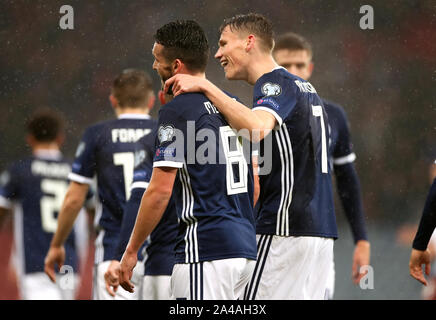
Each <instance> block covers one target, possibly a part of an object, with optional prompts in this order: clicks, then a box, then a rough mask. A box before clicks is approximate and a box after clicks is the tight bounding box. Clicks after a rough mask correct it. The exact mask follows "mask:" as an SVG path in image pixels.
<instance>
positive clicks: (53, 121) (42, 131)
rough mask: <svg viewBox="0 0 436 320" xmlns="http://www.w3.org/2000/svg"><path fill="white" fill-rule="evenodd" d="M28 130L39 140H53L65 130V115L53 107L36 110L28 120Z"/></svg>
mask: <svg viewBox="0 0 436 320" xmlns="http://www.w3.org/2000/svg"><path fill="white" fill-rule="evenodd" d="M26 128H27V132H28V133H29V134H30V135H32V136H33V137H34V138H35V140H36V141H38V142H53V141H55V140H56V139H57V138H58V137H59V136H60V134H62V133H63V130H64V119H63V116H62V115H61V114H60V113H59V112H57V111H55V110H52V109H48V108H41V109H38V110H36V111H35V112H34V113H33V114H32V115H31V116H30V118H29V119H28V120H27V121H26Z"/></svg>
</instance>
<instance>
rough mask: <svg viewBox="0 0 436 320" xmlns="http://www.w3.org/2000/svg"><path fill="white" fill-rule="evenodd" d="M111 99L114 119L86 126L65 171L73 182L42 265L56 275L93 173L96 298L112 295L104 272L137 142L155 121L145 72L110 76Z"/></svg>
mask: <svg viewBox="0 0 436 320" xmlns="http://www.w3.org/2000/svg"><path fill="white" fill-rule="evenodd" d="M110 101H111V104H112V106H113V108H114V111H115V113H116V115H117V117H118V119H115V120H109V121H105V122H101V123H98V124H96V125H93V126H91V127H89V128H88V129H87V130H86V131H85V133H84V135H83V138H82V141H81V142H80V144H79V146H78V148H77V152H76V159H75V161H74V163H73V166H72V172H71V173H70V175H69V178H70V180H71V184H70V186H69V188H68V192H67V195H66V197H65V199H64V203H63V205H62V209H61V212H60V214H59V221H58V228H57V230H56V233H55V235H54V236H53V240H52V242H51V246H50V250H49V252H48V253H47V257H46V262H45V271H46V273H47V274H48V276H49V277H50V278H51V279H52V280H54V278H53V271H54V266H55V264H58V265H61V264H62V263H63V260H64V253H63V243H64V241H65V238H66V237H67V235H68V234H69V232H70V230H71V226H72V223H73V222H74V220H75V218H76V215H77V211H78V208H79V207H80V206H81V205H82V203H83V200H84V195H85V194H86V192H87V190H88V188H89V185H90V184H91V183H92V182H93V178H94V176H96V177H97V188H98V198H99V201H100V202H101V207H100V210H98V211H97V213H96V218H95V226H96V229H97V232H98V234H97V238H96V244H95V248H96V249H95V261H94V263H95V268H94V288H93V297H94V299H113V297H111V296H110V295H109V294H108V293H107V291H106V286H105V281H104V273H105V272H106V270H107V268H108V265H109V264H110V261H111V260H112V259H113V256H114V252H115V249H116V245H117V243H118V237H119V233H120V228H121V221H122V216H123V211H124V206H125V203H126V200H127V199H128V198H129V196H130V185H131V183H132V179H133V168H134V151H135V144H136V142H137V140H138V139H140V138H141V137H143V136H144V135H147V134H149V133H150V132H151V131H152V128H153V127H154V126H155V121H154V120H152V119H151V117H150V116H149V115H148V112H149V109H150V108H151V107H152V106H153V104H154V94H153V91H152V86H151V80H150V78H149V76H148V75H147V74H146V73H145V72H143V71H140V70H135V69H128V70H125V71H123V72H122V73H121V74H120V75H119V76H118V77H117V78H116V79H115V80H114V82H113V86H112V93H111V95H110ZM141 267H143V266H141V265H139V266H138V268H137V269H136V271H135V278H134V281H138V283H140V282H141V281H142V276H143V270H141ZM115 298H116V299H136V298H138V295H131V294H129V293H127V292H125V291H124V290H118V291H117V295H116V297H115Z"/></svg>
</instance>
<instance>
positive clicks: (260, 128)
mask: <svg viewBox="0 0 436 320" xmlns="http://www.w3.org/2000/svg"><path fill="white" fill-rule="evenodd" d="M220 30H221V36H220V39H219V48H218V51H217V52H216V54H215V58H216V59H218V60H219V61H220V63H221V65H222V66H223V68H224V72H225V76H226V78H227V79H231V80H236V79H238V80H244V81H246V82H248V83H249V84H251V85H254V94H253V108H252V109H251V110H250V109H249V108H247V107H245V106H244V105H243V104H241V103H239V102H238V101H235V100H233V99H231V98H229V97H228V96H227V95H225V94H223V93H222V92H221V90H219V89H218V88H217V87H216V86H215V85H213V84H212V83H211V82H210V81H208V80H207V79H205V78H203V77H193V76H187V75H176V76H175V77H172V78H171V79H169V80H168V81H166V83H165V87H166V88H168V87H169V86H172V90H173V92H174V95H175V96H176V98H177V97H179V95H180V94H182V93H186V92H203V93H204V94H205V95H206V96H207V97H208V98H209V99H210V101H211V102H212V103H213V104H214V105H215V106H216V107H217V109H218V110H219V111H220V112H221V113H222V114H223V116H224V117H225V118H226V120H227V121H228V122H229V124H230V126H231V127H233V128H234V129H236V130H241V129H246V130H248V131H249V132H250V133H251V139H252V140H254V141H257V140H258V139H260V140H261V144H260V151H262V150H264V149H265V144H266V142H265V139H264V138H265V137H266V136H269V135H271V136H272V139H271V141H272V154H271V159H272V160H271V161H272V166H271V172H270V173H269V174H267V175H262V174H261V175H260V176H259V183H260V195H259V200H258V201H259V211H258V215H257V221H256V233H257V240H258V245H257V247H258V254H257V263H256V268H255V270H254V272H253V277H252V279H251V281H250V283H249V284H248V286H247V287H246V290H245V295H244V297H245V298H246V299H324V298H325V297H326V286H327V280H328V279H327V276H328V274H329V270H330V264H331V260H332V255H333V242H334V239H335V238H337V227H336V221H335V212H334V205H333V195H332V181H331V173H330V168H329V165H328V148H327V142H328V139H329V133H328V129H327V128H328V123H327V117H326V113H325V111H324V107H323V103H322V100H321V99H320V98H319V96H318V95H317V93H316V90H315V88H314V87H313V86H312V85H311V84H310V83H309V82H307V81H305V80H303V79H301V78H299V77H296V76H294V75H292V74H290V73H289V72H288V71H287V70H285V69H284V68H283V67H280V66H278V65H277V63H276V62H275V60H274V58H273V57H272V49H273V43H274V41H273V36H274V35H273V29H272V26H271V23H270V22H269V21H268V20H267V19H266V18H265V17H264V16H262V15H260V14H253V13H250V14H246V15H237V16H235V17H233V18H230V19H226V20H225V21H224V23H223V25H222V26H221V28H220ZM180 96H184V94H183V95H180Z"/></svg>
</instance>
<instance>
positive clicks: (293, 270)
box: [244, 235, 333, 300]
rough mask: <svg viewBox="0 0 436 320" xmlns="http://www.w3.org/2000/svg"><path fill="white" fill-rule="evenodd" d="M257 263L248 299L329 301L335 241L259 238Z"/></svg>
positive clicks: (246, 291)
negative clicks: (328, 286)
mask: <svg viewBox="0 0 436 320" xmlns="http://www.w3.org/2000/svg"><path fill="white" fill-rule="evenodd" d="M256 238H257V247H258V249H257V263H256V268H255V269H254V272H253V277H252V279H251V280H250V283H249V284H248V285H247V287H246V289H245V292H244V299H248V300H303V299H304V300H305V299H314V300H322V299H326V286H327V280H328V276H329V275H330V271H331V262H332V259H333V239H331V238H320V237H280V236H275V235H257V236H256Z"/></svg>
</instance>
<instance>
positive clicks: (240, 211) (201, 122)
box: [120, 21, 256, 300]
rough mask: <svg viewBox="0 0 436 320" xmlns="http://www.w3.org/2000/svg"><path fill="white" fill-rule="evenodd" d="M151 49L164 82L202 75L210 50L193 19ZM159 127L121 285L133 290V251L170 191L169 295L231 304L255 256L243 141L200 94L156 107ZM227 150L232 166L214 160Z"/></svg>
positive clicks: (164, 30) (169, 29)
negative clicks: (173, 222) (175, 226)
mask: <svg viewBox="0 0 436 320" xmlns="http://www.w3.org/2000/svg"><path fill="white" fill-rule="evenodd" d="M152 52H153V56H154V58H155V61H154V63H153V69H155V70H156V71H157V73H158V74H159V76H160V77H161V79H162V81H164V80H166V79H169V78H170V77H171V76H173V75H175V74H191V75H194V76H197V77H202V78H204V77H205V69H206V64H207V56H208V52H209V45H208V42H207V39H206V36H205V34H204V31H203V30H202V29H201V27H200V26H199V25H198V24H197V23H196V22H194V21H175V22H170V23H168V24H166V25H164V26H163V27H161V28H160V29H159V30H157V32H156V35H155V43H154V46H153V51H152ZM200 62H201V63H200ZM158 122H159V126H158V132H157V139H156V151H155V156H154V162H153V173H152V177H151V180H150V184H149V186H148V187H147V190H146V192H145V193H144V195H143V197H142V201H141V206H140V208H139V212H138V217H137V220H136V223H135V227H134V229H133V233H132V235H131V238H130V240H129V243H128V245H127V248H126V251H125V252H124V255H123V258H122V261H121V273H120V275H121V281H120V283H121V285H122V286H123V287H124V288H125V289H126V290H130V291H132V290H133V286H132V284H131V283H130V281H129V278H130V277H131V274H132V273H131V272H132V268H133V267H134V266H135V264H136V261H137V257H136V252H137V251H138V249H139V247H140V245H141V243H142V242H143V241H144V240H145V238H146V237H147V236H148V235H149V234H150V233H151V232H152V230H153V229H154V227H155V226H156V224H157V223H158V222H159V220H160V218H161V216H162V213H163V212H164V210H165V208H166V206H167V204H168V201H169V199H170V197H171V195H172V194H173V197H174V201H175V204H176V210H177V215H178V218H179V220H180V222H179V232H178V236H177V239H176V247H175V265H174V268H173V272H172V276H171V291H172V296H173V298H175V299H194V300H196V299H237V298H238V297H239V296H240V294H241V293H242V290H243V288H244V286H245V284H246V283H247V281H248V280H249V278H250V276H251V273H252V270H253V268H254V264H255V259H256V239H255V227H254V217H253V212H252V209H253V180H252V179H253V177H252V170H251V168H249V167H248V165H247V161H246V159H245V158H244V154H243V152H242V144H241V142H240V140H239V139H238V138H237V137H236V135H235V133H234V132H233V130H231V128H230V127H229V126H228V124H227V122H226V121H225V120H224V118H223V117H222V116H221V114H220V113H219V112H218V111H216V109H215V107H213V105H212V104H211V103H210V101H209V100H208V99H207V98H206V97H205V96H204V95H203V94H198V93H190V94H186V95H180V96H177V97H175V98H174V99H173V100H172V101H171V102H169V103H167V104H166V105H164V106H163V107H162V108H161V109H160V111H159V120H158ZM203 133H204V134H206V133H207V142H208V146H209V147H210V148H207V150H208V152H205V150H204V149H202V148H203V147H204V145H203V144H202V142H204V140H205V137H204V136H202V138H199V137H200V136H201V135H202V134H203ZM191 134H193V136H192V137H191ZM230 144H231V145H230ZM212 150H215V151H212ZM202 151H203V152H204V153H208V159H207V161H205V162H204V163H203V164H202V161H200V160H203V159H199V158H198V157H196V156H198V154H199V153H201V152H202ZM229 153H231V155H232V156H233V162H232V161H230V160H231V159H229V158H226V159H225V160H226V161H220V160H223V159H221V158H219V156H218V155H219V154H224V155H229ZM192 157H193V158H192ZM211 158H212V159H211ZM233 168H235V170H236V169H239V170H237V172H234V171H233ZM173 189H174V190H173Z"/></svg>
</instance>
